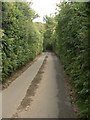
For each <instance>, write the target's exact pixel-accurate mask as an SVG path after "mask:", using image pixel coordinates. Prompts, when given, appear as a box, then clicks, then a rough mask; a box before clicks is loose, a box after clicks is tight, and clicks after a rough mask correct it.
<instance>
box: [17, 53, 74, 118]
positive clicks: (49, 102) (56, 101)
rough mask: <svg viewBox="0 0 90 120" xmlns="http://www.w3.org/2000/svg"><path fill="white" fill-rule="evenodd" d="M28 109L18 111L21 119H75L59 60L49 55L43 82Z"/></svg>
mask: <svg viewBox="0 0 90 120" xmlns="http://www.w3.org/2000/svg"><path fill="white" fill-rule="evenodd" d="M31 98H32V102H31V104H30V106H28V109H27V110H26V109H24V110H22V111H21V112H20V111H17V113H18V117H19V118H75V117H76V116H75V113H74V111H73V108H72V105H71V103H70V98H69V93H68V89H67V87H66V83H65V77H64V74H63V71H62V68H61V65H60V63H59V60H58V58H57V57H56V56H55V55H54V54H52V53H48V58H47V61H46V65H45V68H44V73H43V75H42V80H41V81H40V83H39V84H38V88H37V90H36V93H35V95H34V96H31Z"/></svg>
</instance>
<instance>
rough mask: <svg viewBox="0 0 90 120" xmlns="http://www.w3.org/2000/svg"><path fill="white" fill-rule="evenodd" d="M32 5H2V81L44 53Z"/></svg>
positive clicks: (6, 3) (20, 3) (7, 3)
mask: <svg viewBox="0 0 90 120" xmlns="http://www.w3.org/2000/svg"><path fill="white" fill-rule="evenodd" d="M35 16H36V15H35V12H34V11H33V10H32V9H31V7H30V3H24V2H3V3H2V30H0V31H1V32H0V36H2V64H3V68H2V79H1V81H2V82H4V81H5V79H6V78H7V77H8V76H9V75H11V73H12V72H14V71H15V70H16V69H18V68H19V67H20V66H22V65H24V64H25V63H26V62H28V61H30V60H33V59H34V58H35V57H36V56H37V55H38V54H40V53H41V52H42V47H43V46H42V45H43V40H42V35H41V33H40V32H39V31H38V29H37V27H36V26H35V24H34V23H33V19H34V18H35Z"/></svg>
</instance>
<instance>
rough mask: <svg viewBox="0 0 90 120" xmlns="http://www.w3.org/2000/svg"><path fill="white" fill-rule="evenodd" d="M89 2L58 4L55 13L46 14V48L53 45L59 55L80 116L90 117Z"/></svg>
mask: <svg viewBox="0 0 90 120" xmlns="http://www.w3.org/2000/svg"><path fill="white" fill-rule="evenodd" d="M89 8H90V5H89V3H79V2H77V3H75V2H74V3H73V2H69V3H67V2H66V3H64V2H63V3H62V4H58V13H57V14H56V16H51V17H48V16H46V17H45V18H46V31H45V33H44V45H45V48H48V46H52V49H53V51H54V52H55V53H56V55H57V56H58V57H59V58H60V61H61V62H62V63H63V65H64V69H65V71H66V73H67V75H68V76H69V80H70V82H71V84H72V85H73V87H74V90H75V93H76V101H75V103H76V105H77V107H78V110H79V114H78V115H79V116H80V117H85V118H87V117H88V116H89V109H88V108H89V92H90V89H89V84H88V82H89V76H90V74H89V72H90V71H89V62H90V61H89V60H90V56H89V53H90V47H89V45H88V32H89V29H90V24H89V18H88V17H89V13H90V10H89Z"/></svg>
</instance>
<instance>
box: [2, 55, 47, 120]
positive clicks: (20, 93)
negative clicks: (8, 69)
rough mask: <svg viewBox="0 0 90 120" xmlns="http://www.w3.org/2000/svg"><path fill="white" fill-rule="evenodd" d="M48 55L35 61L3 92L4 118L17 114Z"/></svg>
mask: <svg viewBox="0 0 90 120" xmlns="http://www.w3.org/2000/svg"><path fill="white" fill-rule="evenodd" d="M45 56H46V53H43V54H42V55H41V56H40V58H39V59H38V60H37V61H35V62H34V63H33V64H32V65H31V66H30V67H29V68H28V69H27V70H26V71H25V72H24V73H22V74H21V75H20V76H19V77H18V78H17V79H16V80H15V81H14V82H12V83H11V85H10V86H9V87H8V88H7V89H5V90H3V91H2V117H3V118H10V117H12V115H13V114H14V113H15V112H16V109H17V107H18V105H19V104H20V103H21V101H22V99H23V98H24V96H25V93H26V91H27V88H28V87H29V85H30V83H31V81H32V80H33V79H34V77H35V75H36V74H37V72H38V70H39V69H40V67H41V65H42V63H43V60H44V58H45Z"/></svg>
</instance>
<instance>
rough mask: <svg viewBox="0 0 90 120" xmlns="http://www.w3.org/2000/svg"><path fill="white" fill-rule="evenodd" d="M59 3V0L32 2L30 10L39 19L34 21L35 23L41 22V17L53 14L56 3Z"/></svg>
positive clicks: (33, 0)
mask: <svg viewBox="0 0 90 120" xmlns="http://www.w3.org/2000/svg"><path fill="white" fill-rule="evenodd" d="M27 1H31V0H27ZM59 1H60V0H32V2H33V5H32V8H33V9H34V10H35V11H36V13H38V15H39V16H40V17H39V18H37V19H35V21H38V22H43V16H45V15H50V14H52V13H55V9H56V3H59Z"/></svg>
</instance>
